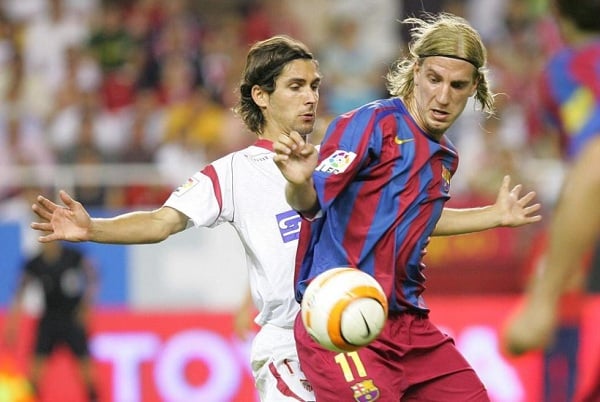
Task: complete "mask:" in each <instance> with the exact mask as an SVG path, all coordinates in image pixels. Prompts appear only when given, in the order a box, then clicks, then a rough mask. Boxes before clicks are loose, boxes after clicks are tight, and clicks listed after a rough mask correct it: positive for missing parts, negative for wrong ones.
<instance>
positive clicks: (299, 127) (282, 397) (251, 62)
mask: <svg viewBox="0 0 600 402" xmlns="http://www.w3.org/2000/svg"><path fill="white" fill-rule="evenodd" d="M320 82H321V74H320V72H319V68H318V63H317V62H316V60H315V59H314V58H313V55H312V54H311V52H310V51H309V49H308V48H307V47H306V46H305V45H304V44H302V43H300V42H298V41H296V40H294V39H292V38H290V37H287V36H275V37H272V38H270V39H267V40H264V41H261V42H258V43H256V44H255V45H254V46H253V47H252V48H251V49H250V51H249V53H248V56H247V60H246V66H245V68H244V72H243V74H242V80H241V84H240V100H239V103H238V104H237V105H236V108H235V111H236V113H237V114H238V115H239V116H240V117H241V118H242V120H243V121H244V123H245V124H246V126H247V127H248V128H249V129H250V131H252V132H253V133H255V134H256V136H257V141H256V143H255V144H254V145H252V146H249V147H247V148H246V149H243V150H240V151H237V152H233V153H231V154H229V155H226V156H224V157H222V158H220V159H218V160H216V161H214V162H212V163H210V164H209V165H207V166H206V167H204V168H203V169H202V170H201V171H199V172H196V173H195V174H193V175H192V176H191V177H190V178H189V179H188V180H187V182H186V183H185V184H183V185H181V186H180V187H179V188H178V189H177V190H175V191H174V192H173V193H172V194H171V195H170V197H169V198H168V199H167V201H166V202H165V203H164V205H163V206H161V207H160V208H158V209H156V210H153V211H136V212H131V213H127V214H123V215H119V216H116V217H113V218H107V219H106V218H105V219H100V218H91V217H90V216H89V214H88V212H87V211H86V210H85V208H84V207H83V206H82V204H81V203H79V202H78V201H76V200H74V199H73V198H71V197H70V196H69V195H68V194H67V193H66V192H64V191H61V192H60V193H59V196H60V199H61V201H62V203H63V204H64V205H58V204H56V203H54V202H52V201H50V200H48V199H47V198H44V197H42V196H39V197H38V199H37V202H36V203H35V204H34V205H33V207H32V208H33V210H34V212H35V213H36V214H37V215H38V216H39V217H40V218H41V222H34V223H32V228H34V229H37V230H42V231H48V232H49V234H45V235H42V236H40V238H39V240H40V241H41V242H49V241H55V240H67V241H73V242H80V241H93V242H98V243H118V244H144V243H157V242H160V241H162V240H164V239H166V238H167V237H169V236H170V235H172V234H174V233H177V232H180V231H182V230H184V229H186V228H188V227H190V226H192V224H193V225H194V226H199V227H214V226H217V225H219V224H222V223H229V224H231V225H233V227H234V228H235V230H236V232H237V233H238V235H239V237H240V239H241V240H242V243H243V245H244V248H245V252H246V261H247V266H248V276H249V282H250V290H251V293H252V299H253V301H254V304H255V305H256V307H257V309H258V316H257V317H256V319H255V321H256V322H257V324H259V325H260V327H261V329H260V331H259V332H258V334H257V335H256V337H255V339H254V341H253V345H252V351H251V364H252V371H253V374H254V378H255V383H256V387H257V389H258V392H259V394H260V398H261V401H269V402H271V401H273V402H274V401H314V400H315V398H314V396H313V393H312V390H311V387H310V385H309V384H308V382H307V381H306V379H305V376H304V374H303V373H302V372H301V370H300V367H299V362H298V357H297V354H296V348H295V343H294V335H293V330H292V329H293V323H294V318H295V317H296V313H297V312H298V310H299V305H298V303H296V301H295V300H294V293H293V285H292V284H293V269H294V258H295V255H296V246H297V243H298V241H297V239H298V234H299V229H300V227H299V226H300V218H299V216H298V214H297V213H296V212H295V211H293V210H292V208H291V207H290V206H289V205H288V204H287V202H286V199H285V195H284V191H283V189H284V187H285V179H284V178H283V176H282V175H281V173H280V171H279V169H278V168H277V166H276V165H275V163H274V162H273V155H274V153H273V141H274V140H276V139H277V137H278V136H279V135H280V134H281V133H290V132H291V131H296V132H298V133H300V134H301V135H308V134H310V133H311V132H312V130H313V127H314V124H315V118H316V111H317V103H318V101H319V85H320Z"/></svg>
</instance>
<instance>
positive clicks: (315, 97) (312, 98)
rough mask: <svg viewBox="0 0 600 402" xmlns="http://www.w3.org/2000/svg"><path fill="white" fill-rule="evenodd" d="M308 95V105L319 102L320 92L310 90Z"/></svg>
mask: <svg viewBox="0 0 600 402" xmlns="http://www.w3.org/2000/svg"><path fill="white" fill-rule="evenodd" d="M307 92H308V93H307V95H306V103H310V104H316V103H317V102H318V101H319V91H316V90H314V89H309V90H308V91H307Z"/></svg>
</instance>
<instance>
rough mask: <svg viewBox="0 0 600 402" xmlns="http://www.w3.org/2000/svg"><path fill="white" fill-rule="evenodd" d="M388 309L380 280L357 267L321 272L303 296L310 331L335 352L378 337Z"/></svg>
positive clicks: (369, 341)
mask: <svg viewBox="0 0 600 402" xmlns="http://www.w3.org/2000/svg"><path fill="white" fill-rule="evenodd" d="M387 312H388V303H387V298H386V296H385V293H384V292H383V289H382V288H381V285H380V284H379V282H377V280H375V278H373V277H372V276H371V275H369V274H367V273H366V272H363V271H361V270H359V269H356V268H332V269H329V270H327V271H325V272H323V273H321V274H319V275H317V276H316V277H315V278H314V279H313V280H312V281H311V282H310V283H309V285H308V287H307V288H306V291H305V293H304V297H303V299H302V322H303V323H304V326H305V328H306V330H307V331H308V333H309V335H310V336H311V337H312V338H313V339H314V340H315V341H316V342H318V343H319V344H321V346H323V347H325V348H327V349H329V350H332V351H334V352H351V351H354V350H357V349H359V348H360V347H362V346H365V345H368V344H369V343H371V342H372V341H373V340H375V338H377V336H379V334H380V333H381V330H382V329H383V326H384V325H385V321H386V319H387Z"/></svg>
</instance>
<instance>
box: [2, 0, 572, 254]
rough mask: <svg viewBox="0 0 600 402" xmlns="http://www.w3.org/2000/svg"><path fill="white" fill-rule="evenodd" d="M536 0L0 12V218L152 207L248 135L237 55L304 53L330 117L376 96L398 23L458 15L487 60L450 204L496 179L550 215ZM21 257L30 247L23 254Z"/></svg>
mask: <svg viewBox="0 0 600 402" xmlns="http://www.w3.org/2000/svg"><path fill="white" fill-rule="evenodd" d="M546 3H547V2H546V1H545V0H445V1H444V0H419V1H412V0H405V1H401V0H370V1H368V2H365V1H361V0H329V1H320V0H303V1H292V0H219V1H216V0H168V1H167V0H3V1H2V2H1V3H0V4H1V5H0V217H1V218H0V219H15V218H19V217H22V218H23V219H25V220H26V221H29V220H30V219H31V216H30V213H29V212H30V211H29V206H30V204H31V202H30V201H31V198H30V197H31V196H32V194H37V193H38V192H43V193H46V194H48V193H50V194H52V192H54V191H56V190H57V189H59V188H64V189H67V190H68V191H70V192H71V193H72V195H74V196H75V197H76V198H77V199H78V200H80V201H81V202H82V203H83V204H84V205H86V206H87V207H90V208H94V207H98V208H102V209H110V210H115V209H117V210H122V209H128V208H140V207H152V206H155V205H160V204H161V203H162V202H163V201H164V200H165V198H166V196H167V195H168V194H169V193H170V192H171V191H172V189H173V188H174V187H176V186H178V185H179V184H180V183H182V182H184V181H185V179H186V178H187V177H188V176H189V175H191V174H192V173H193V172H195V171H196V170H198V169H200V168H201V167H202V166H203V165H204V164H205V163H207V162H208V161H211V160H213V159H214V158H217V157H219V156H221V155H224V154H226V153H228V152H231V151H233V150H236V149H238V148H240V147H243V146H246V145H248V144H250V143H252V142H253V141H254V140H255V138H254V136H253V135H252V134H250V133H249V132H247V130H246V129H245V128H244V127H243V125H242V123H241V121H240V120H239V119H238V118H237V117H236V116H235V115H234V114H233V113H232V112H231V107H232V106H233V105H234V103H235V101H236V99H237V87H238V81H239V77H240V73H241V70H242V67H243V63H244V61H245V55H246V53H247V50H248V47H249V45H251V44H252V43H254V42H255V41H257V40H261V39H264V38H266V37H268V36H270V35H273V34H279V33H286V34H290V35H292V36H294V37H296V38H298V39H301V40H303V41H304V42H305V43H307V44H308V45H309V47H310V48H311V49H312V50H313V51H314V53H315V54H316V56H317V58H318V59H319V61H320V65H321V69H322V73H323V76H324V85H323V87H322V90H321V101H320V106H319V115H320V122H319V124H318V125H317V129H316V131H315V133H314V136H313V137H314V140H315V141H318V139H319V138H320V135H322V133H323V131H324V128H325V127H326V124H327V122H328V121H329V119H330V118H331V117H332V116H334V115H337V114H340V113H343V112H345V111H347V110H350V109H352V108H354V107H355V106H358V105H360V104H363V103H365V102H368V101H370V100H373V99H376V98H378V97H385V96H387V95H386V91H385V82H384V75H385V73H386V72H387V71H388V69H389V67H390V65H391V64H392V62H393V61H394V60H395V59H396V58H398V57H399V56H400V55H401V54H402V52H404V51H405V49H406V41H407V38H408V36H407V34H408V27H406V26H403V25H402V24H401V23H400V22H399V21H400V20H401V19H402V18H404V17H406V16H412V15H415V16H420V15H421V13H422V11H423V10H425V11H428V12H438V11H449V12H452V13H455V14H458V15H462V16H464V17H465V18H467V19H468V20H469V21H470V22H471V23H472V24H473V25H474V26H475V27H476V28H477V29H478V30H479V32H480V33H481V35H482V37H483V39H484V42H485V43H486V45H487V46H488V50H489V66H488V68H489V70H490V72H491V78H492V86H493V90H494V91H495V92H497V93H499V95H498V97H497V114H496V116H495V117H492V118H489V119H488V118H485V116H483V115H482V114H481V113H480V112H479V111H477V110H475V108H474V106H473V105H470V104H469V105H467V109H466V111H465V113H464V114H463V116H462V117H461V118H460V120H459V122H458V124H456V125H455V126H454V127H453V128H452V131H451V132H450V133H449V135H450V136H451V138H452V140H453V141H454V142H455V144H456V145H457V147H458V148H459V151H460V156H461V163H460V167H459V171H458V174H457V176H456V179H455V180H453V188H452V190H453V197H454V199H457V200H464V199H469V200H489V199H493V197H495V194H496V191H497V189H498V187H499V184H500V181H501V177H502V176H503V175H504V174H507V173H508V174H511V175H512V177H513V183H517V182H520V183H523V184H524V186H525V188H526V189H527V190H529V189H535V190H536V191H537V192H538V195H539V197H540V200H541V201H542V202H543V203H544V206H545V207H551V206H552V203H553V202H554V198H555V195H556V192H557V190H558V187H559V185H560V182H561V178H562V171H563V169H562V165H561V162H560V158H559V150H558V146H557V143H556V138H557V137H556V136H555V135H553V133H552V132H550V131H548V129H547V127H546V126H545V125H544V122H543V121H542V120H541V119H540V116H541V114H540V113H539V110H538V109H537V105H536V77H537V75H538V74H539V72H540V68H541V66H542V65H543V62H544V61H545V60H546V58H547V57H548V55H549V54H551V52H553V51H555V50H556V49H557V48H559V47H560V46H561V42H560V38H559V36H558V33H557V31H556V27H555V25H554V23H553V21H552V19H551V18H550V17H549V14H548V12H547V11H548V5H547V4H546ZM31 247H32V248H33V247H34V246H33V245H31Z"/></svg>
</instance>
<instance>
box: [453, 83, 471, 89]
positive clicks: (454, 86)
mask: <svg viewBox="0 0 600 402" xmlns="http://www.w3.org/2000/svg"><path fill="white" fill-rule="evenodd" d="M466 87H467V83H466V82H453V83H452V88H454V89H464V88H466Z"/></svg>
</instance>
